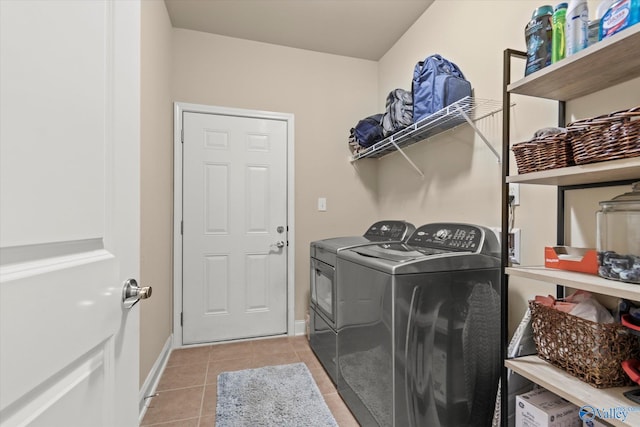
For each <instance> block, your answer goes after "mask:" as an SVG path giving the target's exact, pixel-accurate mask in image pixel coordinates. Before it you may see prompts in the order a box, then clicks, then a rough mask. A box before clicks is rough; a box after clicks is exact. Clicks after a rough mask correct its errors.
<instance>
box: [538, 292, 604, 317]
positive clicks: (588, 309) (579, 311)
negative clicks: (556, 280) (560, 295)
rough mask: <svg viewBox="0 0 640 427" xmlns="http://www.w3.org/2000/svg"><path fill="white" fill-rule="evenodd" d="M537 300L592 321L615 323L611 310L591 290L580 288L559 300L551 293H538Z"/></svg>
mask: <svg viewBox="0 0 640 427" xmlns="http://www.w3.org/2000/svg"><path fill="white" fill-rule="evenodd" d="M535 301H536V302H537V303H539V304H542V305H545V306H547V307H552V308H555V309H556V310H559V311H562V312H564V313H569V314H571V315H572V316H577V317H580V318H582V319H585V320H590V321H592V322H596V323H614V321H615V320H614V319H613V316H612V315H611V313H609V310H607V308H606V307H604V306H603V305H602V304H600V302H598V300H597V299H595V298H594V297H593V296H592V295H591V293H590V292H586V291H581V290H580V291H577V292H576V293H574V294H572V295H570V296H568V297H567V298H564V300H557V299H556V298H554V297H553V296H551V295H548V296H541V295H537V296H536V297H535Z"/></svg>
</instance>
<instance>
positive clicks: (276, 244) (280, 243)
mask: <svg viewBox="0 0 640 427" xmlns="http://www.w3.org/2000/svg"><path fill="white" fill-rule="evenodd" d="M271 246H275V247H276V248H278V249H280V248H284V241H282V240H278V241H277V242H275V243H274V244H273V245H271Z"/></svg>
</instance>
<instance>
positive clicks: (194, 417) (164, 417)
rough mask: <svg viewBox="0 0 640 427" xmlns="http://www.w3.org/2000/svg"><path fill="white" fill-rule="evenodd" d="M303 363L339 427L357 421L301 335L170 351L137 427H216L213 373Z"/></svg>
mask: <svg viewBox="0 0 640 427" xmlns="http://www.w3.org/2000/svg"><path fill="white" fill-rule="evenodd" d="M296 362H304V363H305V364H306V365H307V367H308V368H309V370H310V371H311V374H312V375H313V378H314V379H315V380H316V384H317V385H318V388H319V389H320V392H321V393H322V396H323V397H324V400H325V402H326V403H327V406H328V407H329V409H330V410H331V412H332V413H333V416H334V418H335V419H336V421H337V422H338V425H339V426H340V427H357V426H358V423H357V421H356V420H355V419H354V417H353V415H352V414H351V412H350V411H349V409H348V408H347V406H346V405H345V404H344V402H343V401H342V399H341V398H340V396H339V395H338V392H337V390H336V388H335V386H334V385H333V383H332V382H331V380H330V379H329V376H328V375H327V373H326V372H325V370H324V369H323V368H322V366H321V365H320V363H319V362H318V359H317V358H316V357H315V354H313V351H312V350H311V348H310V347H309V343H308V341H307V339H306V337H304V336H300V337H280V338H269V339H261V340H253V341H243V342H233V343H228V344H214V345H209V346H204V347H192V348H186V349H179V350H174V351H173V352H172V353H171V357H170V358H169V361H168V363H167V367H166V368H165V371H164V373H163V374H162V378H160V382H159V384H158V388H157V390H156V392H157V394H158V395H157V396H156V397H154V398H152V399H151V400H150V401H149V403H148V405H149V407H148V409H147V413H146V414H145V417H144V419H143V420H142V424H141V426H162V427H205V426H210V427H213V426H215V420H216V394H217V380H218V374H220V373H221V372H225V371H236V370H241V369H251V368H260V367H263V366H270V365H282V364H287V363H296Z"/></svg>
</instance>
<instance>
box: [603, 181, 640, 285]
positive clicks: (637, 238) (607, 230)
mask: <svg viewBox="0 0 640 427" xmlns="http://www.w3.org/2000/svg"><path fill="white" fill-rule="evenodd" d="M597 224H598V225H597V226H598V233H597V234H598V236H597V238H598V242H597V249H598V275H600V276H601V277H605V278H607V279H613V280H620V281H623V282H629V283H638V284H640V182H636V183H635V184H633V189H632V191H631V192H629V193H625V194H621V195H619V196H616V197H614V198H613V199H611V200H608V201H606V202H600V211H599V212H598V214H597Z"/></svg>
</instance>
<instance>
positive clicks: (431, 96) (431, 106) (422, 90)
mask: <svg viewBox="0 0 640 427" xmlns="http://www.w3.org/2000/svg"><path fill="white" fill-rule="evenodd" d="M412 91H413V121H414V123H415V122H418V121H419V120H420V119H423V118H425V117H427V116H429V115H431V114H433V113H435V112H436V111H439V110H442V109H443V108H445V107H447V106H449V105H451V104H453V103H454V102H456V101H458V100H460V99H462V98H464V97H465V96H471V83H469V81H468V80H466V79H465V78H464V74H462V71H460V68H458V66H457V65H456V64H454V63H453V62H450V61H447V60H446V59H444V58H443V57H442V56H440V55H431V56H429V57H427V58H426V59H425V60H424V61H420V62H418V63H417V64H416V66H415V69H414V71H413V82H412Z"/></svg>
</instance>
